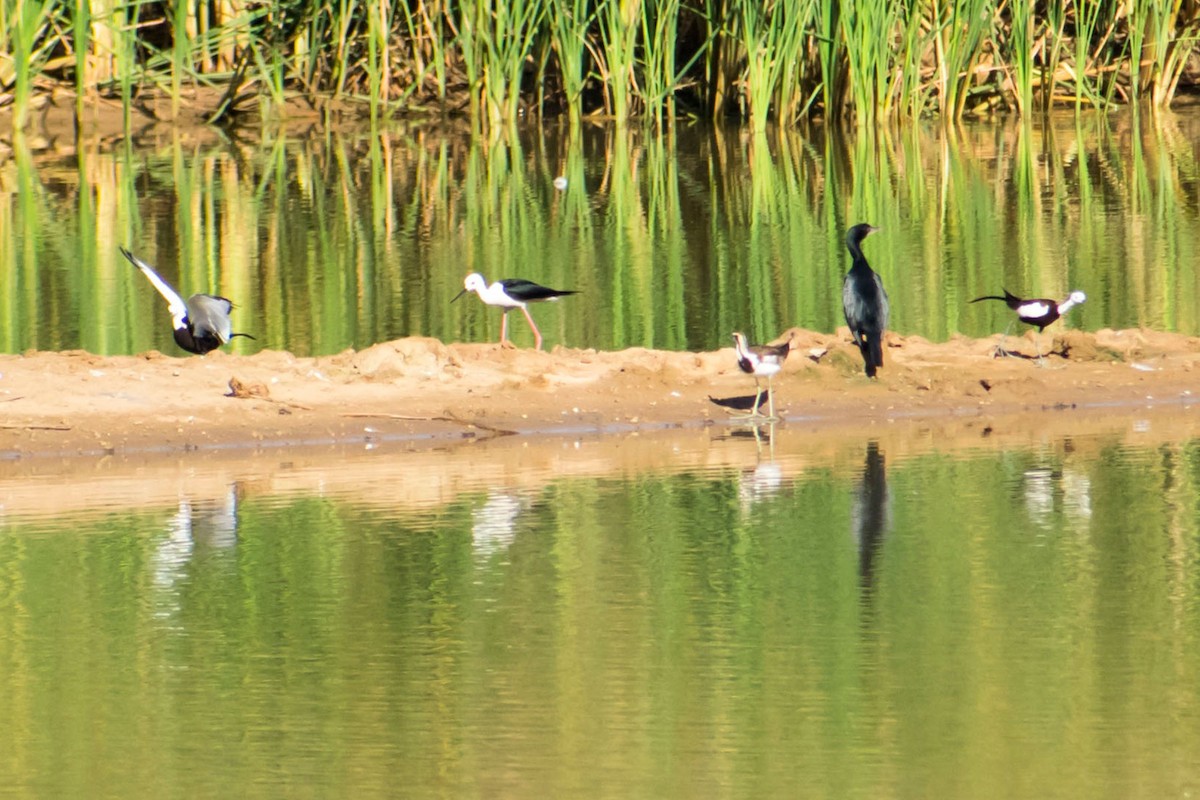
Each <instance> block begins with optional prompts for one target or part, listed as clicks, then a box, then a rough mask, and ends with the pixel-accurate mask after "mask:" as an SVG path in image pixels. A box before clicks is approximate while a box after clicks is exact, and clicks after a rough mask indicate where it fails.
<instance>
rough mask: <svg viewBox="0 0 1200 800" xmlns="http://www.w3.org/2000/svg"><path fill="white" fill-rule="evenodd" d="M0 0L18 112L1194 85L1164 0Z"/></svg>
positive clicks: (540, 103) (1080, 95) (826, 114)
mask: <svg viewBox="0 0 1200 800" xmlns="http://www.w3.org/2000/svg"><path fill="white" fill-rule="evenodd" d="M0 6H2V8H0V11H2V12H3V13H2V14H0V37H3V39H4V44H5V45H6V49H7V50H8V51H9V52H11V53H12V56H13V57H12V59H11V60H3V61H0V79H2V80H3V82H4V83H5V84H11V86H12V87H13V95H14V104H13V105H14V121H15V122H16V123H17V124H23V123H24V120H25V119H26V118H27V116H28V113H29V110H30V107H31V103H32V102H33V100H34V98H33V97H32V94H31V93H32V91H33V88H32V87H33V86H34V85H35V82H38V81H46V80H59V81H62V82H63V83H66V84H68V85H70V86H72V87H73V88H74V90H75V92H76V98H77V99H76V102H77V103H78V107H79V110H80V112H81V113H82V111H83V107H84V102H83V99H84V98H86V97H89V96H92V95H94V94H95V93H96V92H97V91H107V90H108V89H109V88H111V87H114V86H115V87H118V88H119V89H120V91H121V96H122V99H123V101H124V102H125V103H129V102H130V101H131V100H132V90H133V87H134V85H135V84H142V85H144V86H147V87H150V86H155V87H158V89H157V90H158V91H159V92H162V93H165V94H168V95H169V96H170V100H171V103H172V106H173V109H174V111H175V113H179V111H180V109H181V107H182V105H183V104H184V103H185V102H189V100H188V98H187V97H186V96H185V95H186V93H187V85H188V84H197V83H206V84H210V85H219V86H224V87H228V90H229V91H228V96H227V97H226V98H225V99H223V100H222V101H221V102H220V103H219V104H218V105H217V107H216V108H214V109H208V110H209V111H211V114H212V117H213V118H214V119H222V118H225V117H226V116H227V115H228V113H229V110H230V107H231V106H232V105H233V104H234V103H235V101H239V100H242V99H244V96H245V95H246V93H247V90H248V91H249V93H250V94H252V95H256V96H257V97H258V98H259V99H260V101H261V107H262V110H263V111H264V112H265V113H267V114H271V113H272V112H273V110H275V109H278V108H279V107H281V106H284V104H286V103H288V102H290V101H291V100H292V99H293V98H295V97H296V96H300V95H302V96H304V97H305V98H307V99H308V100H309V101H310V102H311V103H312V104H314V105H321V104H323V103H324V101H325V100H326V99H327V98H330V97H339V98H346V97H350V98H354V99H355V100H357V101H360V102H361V103H363V107H364V108H365V109H366V110H367V111H368V112H369V113H370V114H371V115H372V116H374V117H376V118H378V117H379V116H380V115H381V114H389V113H391V112H393V111H396V110H403V111H405V112H406V113H410V114H428V113H429V112H431V111H438V110H440V111H446V110H450V111H452V112H454V113H458V112H459V109H465V110H466V113H467V114H468V115H469V116H470V117H472V118H473V119H474V120H475V121H476V123H477V124H482V125H486V126H487V127H489V128H493V129H494V128H496V127H498V126H500V125H502V124H503V125H508V124H512V123H514V122H516V121H517V120H518V119H520V118H521V115H522V114H523V113H524V112H525V111H526V110H528V109H562V110H563V111H564V112H565V114H566V115H567V116H568V118H569V119H571V120H574V121H575V124H578V122H579V120H581V119H582V118H583V116H584V115H585V114H589V113H595V112H598V111H604V112H606V113H607V114H609V115H611V116H612V117H613V118H615V119H617V120H628V119H630V118H631V117H633V116H635V115H638V114H642V115H645V116H646V117H647V118H650V119H655V120H658V121H660V122H661V121H663V120H665V119H668V118H673V117H675V116H677V115H679V114H686V115H689V116H700V117H708V118H722V117H724V116H726V115H727V114H728V113H730V112H731V111H736V112H738V113H739V114H740V115H741V117H742V118H743V119H744V120H746V121H747V122H749V124H750V126H751V128H752V129H753V130H763V129H764V127H765V125H766V121H767V120H768V119H776V120H779V121H781V122H783V123H785V124H791V123H792V122H794V121H797V120H804V119H810V118H818V117H819V118H824V119H841V118H843V117H849V118H852V119H856V120H857V121H859V122H861V123H871V122H872V121H874V120H882V119H890V118H895V117H902V116H909V117H919V116H922V115H926V114H931V113H937V114H940V115H942V116H943V117H945V118H948V119H959V118H961V117H962V116H964V115H965V114H968V113H983V112H986V111H988V110H992V109H1009V110H1015V111H1016V112H1018V113H1020V114H1025V115H1028V114H1033V113H1037V112H1038V111H1044V110H1046V109H1048V108H1049V107H1050V106H1051V105H1052V103H1053V102H1054V92H1055V87H1056V85H1064V84H1067V83H1070V84H1073V88H1074V95H1075V103H1076V105H1077V107H1078V106H1081V105H1082V104H1083V103H1084V102H1088V103H1091V104H1092V105H1095V106H1099V107H1102V108H1108V107H1111V106H1113V105H1116V104H1122V103H1126V102H1133V103H1136V102H1139V100H1140V99H1145V100H1146V101H1147V102H1148V103H1149V104H1150V105H1152V106H1153V107H1156V108H1163V107H1166V106H1168V105H1169V104H1171V103H1172V101H1173V100H1174V98H1175V96H1176V95H1177V93H1178V92H1179V91H1180V89H1181V88H1184V87H1189V86H1192V85H1194V84H1195V83H1196V81H1195V79H1194V77H1193V76H1192V75H1191V74H1190V73H1189V72H1188V70H1187V64H1188V63H1189V59H1190V58H1191V56H1192V54H1193V53H1194V52H1195V49H1196V43H1197V36H1198V35H1200V21H1198V20H1197V19H1196V18H1195V15H1194V14H1192V13H1191V12H1190V11H1189V9H1188V7H1185V6H1184V5H1181V4H1180V3H1179V2H1178V1H1177V0H1134V2H1130V3H1128V4H1125V5H1124V6H1121V8H1120V9H1115V7H1114V6H1113V4H1112V3H1106V2H1103V0H1060V1H1058V2H1054V3H1037V2H1034V0H1005V2H999V1H998V0H919V1H918V2H912V3H904V2H898V0H864V1H863V2H858V3H852V4H847V3H838V2H834V0H770V2H767V3H762V2H757V3H755V2H749V0H704V2H703V3H701V4H690V3H683V2H681V0H519V2H508V1H506V2H500V0H413V2H405V3H399V4H396V3H390V2H389V3H364V2H362V0H320V2H315V1H314V0H272V2H270V3H261V4H253V5H250V6H246V5H244V4H240V3H236V2H234V1H233V0H218V2H215V3H211V4H201V5H199V6H197V5H189V4H186V3H184V4H179V3H177V4H174V5H170V4H164V3H162V0H95V2H91V3H83V2H82V1H81V0H75V2H73V3H66V4H60V3H56V2H54V0H3V2H2V3H0ZM63 54H69V55H63ZM464 87H465V88H464ZM1035 95H1036V97H1035ZM197 97H205V98H207V95H204V94H198V95H197ZM464 98H465V102H463V101H464ZM1038 100H1040V103H1038ZM205 101H206V102H211V101H210V100H207V99H206V100H205ZM191 102H196V101H191Z"/></svg>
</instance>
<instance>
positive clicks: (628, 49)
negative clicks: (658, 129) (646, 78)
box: [596, 0, 652, 124]
mask: <svg viewBox="0 0 1200 800" xmlns="http://www.w3.org/2000/svg"><path fill="white" fill-rule="evenodd" d="M651 1H652V0H624V2H622V0H602V2H601V4H600V6H599V12H598V14H597V23H598V25H599V27H600V42H601V45H602V46H601V47H600V48H599V51H598V55H597V59H596V62H597V63H596V69H597V71H598V73H599V77H600V80H601V82H602V83H603V85H604V101H605V107H606V109H607V111H608V113H609V115H610V116H611V117H612V118H613V119H614V120H616V122H617V124H624V123H625V121H626V120H628V119H629V117H630V116H631V115H632V114H633V101H634V98H635V95H634V87H635V85H636V82H635V76H634V70H635V65H636V62H637V45H638V31H639V29H640V22H639V19H640V14H641V13H642V7H643V4H644V3H646V2H651Z"/></svg>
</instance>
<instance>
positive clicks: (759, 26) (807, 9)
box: [737, 0, 816, 132]
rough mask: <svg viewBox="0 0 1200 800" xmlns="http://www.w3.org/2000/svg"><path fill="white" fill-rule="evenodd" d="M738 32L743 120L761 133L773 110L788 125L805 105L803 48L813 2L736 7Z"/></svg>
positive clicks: (797, 0)
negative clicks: (742, 67)
mask: <svg viewBox="0 0 1200 800" xmlns="http://www.w3.org/2000/svg"><path fill="white" fill-rule="evenodd" d="M738 11H739V14H738V18H737V33H738V37H739V44H740V45H741V48H742V52H743V53H744V54H745V62H746V67H745V77H744V80H743V84H744V85H745V87H746V89H745V102H746V106H747V110H746V117H747V119H748V120H749V122H750V128H751V130H753V131H756V132H758V131H762V130H764V128H765V127H766V124H767V119H768V116H769V114H770V112H771V111H772V110H774V111H775V112H776V113H777V114H778V115H779V118H780V121H786V122H790V121H792V119H794V115H795V114H797V113H798V110H799V109H800V108H801V107H802V106H803V105H804V101H805V97H804V85H805V84H804V77H805V75H804V57H803V56H804V46H805V43H806V41H807V39H808V37H809V36H810V34H811V31H812V30H813V29H814V28H815V26H816V3H815V2H814V0H775V2H771V3H757V2H750V1H749V0H747V1H746V2H741V3H739V4H738Z"/></svg>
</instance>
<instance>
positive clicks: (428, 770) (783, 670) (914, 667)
mask: <svg viewBox="0 0 1200 800" xmlns="http://www.w3.org/2000/svg"><path fill="white" fill-rule="evenodd" d="M799 463H800V462H799V461H797V460H796V459H795V458H792V459H791V460H780V461H771V460H769V459H768V458H764V459H763V460H762V461H761V462H758V463H754V462H751V463H747V464H746V465H745V467H744V468H743V469H732V470H730V469H718V470H714V471H700V472H697V471H686V472H682V473H677V474H671V473H651V474H644V475H640V476H635V477H630V478H624V479H623V478H616V477H612V478H605V477H596V478H585V477H564V478H558V479H552V480H550V481H549V482H548V483H546V484H545V486H544V488H543V489H541V490H538V491H518V492H507V491H504V490H499V489H491V490H489V489H487V488H486V487H478V488H477V489H471V490H469V491H467V492H466V493H464V494H462V495H459V496H458V497H456V498H454V499H453V500H451V501H450V502H449V503H448V504H447V505H444V506H441V507H437V508H433V509H426V510H421V511H410V510H404V509H403V508H401V507H395V508H393V509H391V511H390V512H389V510H388V509H387V507H386V506H385V507H380V506H379V505H378V504H376V505H374V506H371V507H367V506H363V505H359V504H357V503H355V502H351V501H349V500H346V499H339V498H338V497H336V496H332V497H315V496H314V497H291V498H274V499H256V498H254V497H246V498H242V499H241V500H240V502H239V499H238V496H237V494H236V493H233V494H231V495H230V497H229V499H228V501H226V502H225V503H216V504H208V505H199V504H198V505H196V506H194V507H193V506H191V505H189V504H187V503H184V504H181V505H180V506H179V507H178V508H170V509H163V510H160V511H156V512H137V513H108V514H106V515H104V516H101V517H95V516H92V517H88V516H82V517H78V518H70V519H65V520H55V519H49V520H46V519H35V520H22V519H10V520H9V521H7V522H0V685H3V686H4V687H5V691H4V692H2V693H0V719H3V720H4V726H3V728H4V732H3V734H2V736H3V740H4V747H3V748H0V784H2V785H4V786H5V787H7V789H8V790H9V791H12V792H14V793H15V794H28V795H38V796H126V797H130V796H155V797H159V796H164V795H168V794H170V795H177V796H189V797H193V796H239V797H256V796H275V797H278V796H296V795H304V796H312V795H316V796H323V795H339V796H348V795H355V796H357V795H361V794H364V793H365V794H370V795H377V796H378V795H394V794H395V793H396V792H397V791H401V790H402V793H403V794H404V795H405V796H430V795H450V796H505V797H508V796H555V797H567V796H588V797H595V796H599V797H693V796H713V795H730V796H794V795H795V794H796V793H797V792H798V791H800V790H801V789H803V791H802V792H801V793H803V794H814V795H818V796H829V797H872V798H873V797H900V796H922V797H979V796H996V795H999V794H1002V795H1006V796H1018V797H1089V798H1090V797H1096V796H1105V795H1107V796H1118V797H1131V796H1142V797H1167V796H1182V795H1186V794H1187V793H1188V792H1189V791H1194V790H1195V788H1196V786H1197V782H1198V781H1200V767H1198V766H1197V762H1196V759H1195V754H1196V753H1197V752H1200V642H1198V640H1197V639H1198V635H1200V608H1198V606H1197V602H1196V590H1197V585H1196V583H1197V574H1198V573H1197V568H1198V566H1200V565H1198V561H1200V558H1198V556H1200V546H1198V545H1200V540H1198V534H1200V527H1198V525H1197V513H1198V511H1197V510H1198V508H1200V443H1197V442H1195V441H1191V442H1186V443H1182V444H1164V445H1161V446H1147V447H1144V448H1132V447H1128V446H1121V445H1118V444H1115V443H1110V444H1106V443H1104V442H1098V443H1097V442H1091V443H1082V444H1081V443H1080V442H1078V441H1073V440H1071V439H1069V438H1068V439H1061V440H1058V441H1056V442H1053V443H1048V444H1047V445H1045V446H1044V447H1040V448H1037V449H1032V450H1030V449H1016V450H1003V451H996V452H982V451H981V452H975V453H967V454H960V455H948V454H942V453H936V452H934V453H928V454H925V455H920V456H914V457H909V458H906V459H904V460H897V459H889V457H888V454H887V452H886V450H885V449H883V448H881V447H880V446H879V445H877V444H874V443H867V442H862V443H857V444H849V445H846V446H845V447H844V448H843V449H842V452H841V453H840V455H839V456H838V457H837V458H836V459H835V460H834V461H833V462H830V464H829V465H826V466H811V467H798V466H797V464H799Z"/></svg>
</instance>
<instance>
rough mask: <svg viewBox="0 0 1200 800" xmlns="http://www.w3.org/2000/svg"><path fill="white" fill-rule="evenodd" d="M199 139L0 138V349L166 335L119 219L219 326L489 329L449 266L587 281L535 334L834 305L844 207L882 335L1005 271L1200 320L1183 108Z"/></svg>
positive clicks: (1111, 317) (719, 329)
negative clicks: (863, 259)
mask: <svg viewBox="0 0 1200 800" xmlns="http://www.w3.org/2000/svg"><path fill="white" fill-rule="evenodd" d="M211 139H212V143H211V144H202V143H197V139H196V135H195V134H194V133H193V132H172V131H171V130H170V129H167V130H163V131H157V132H155V133H154V134H153V135H143V136H140V137H138V138H137V140H136V141H130V142H124V143H118V144H117V145H116V146H110V147H106V148H100V147H96V146H89V147H86V148H83V149H78V150H76V149H74V148H73V145H72V144H71V142H69V141H66V142H51V143H49V144H50V146H49V147H45V148H41V149H36V150H35V149H33V145H34V144H37V143H27V142H24V141H23V140H21V139H20V138H18V139H17V140H16V142H15V150H14V151H13V153H12V154H11V155H9V156H8V157H5V158H4V159H3V160H2V161H0V351H4V352H20V351H23V350H25V349H27V348H39V349H46V350H55V349H70V348H85V349H87V350H90V351H94V352H100V353H131V352H141V351H144V350H147V349H150V348H156V349H160V350H163V351H164V352H169V353H178V352H179V351H178V350H177V349H176V348H175V346H174V343H173V342H172V340H171V338H170V330H169V328H170V325H169V319H168V316H167V313H166V307H165V304H164V303H163V302H162V301H161V300H160V299H159V298H158V297H157V295H156V294H155V293H154V292H153V291H152V289H151V288H150V286H149V285H148V284H147V283H146V282H145V281H144V280H143V279H142V278H141V277H140V276H139V275H137V274H136V273H135V272H134V271H133V269H132V268H131V267H130V266H129V265H128V264H127V263H126V262H125V261H124V259H122V258H121V256H120V255H119V254H118V250H117V248H118V246H119V245H122V244H124V245H127V246H129V247H130V248H131V249H133V250H134V251H135V252H137V253H139V254H141V255H143V256H144V257H145V258H147V259H149V260H151V261H152V262H154V263H156V264H158V265H159V266H160V267H161V269H162V270H163V272H164V273H165V274H166V275H167V276H168V277H169V278H170V279H171V280H174V281H176V282H177V283H178V284H179V285H180V286H181V288H182V289H183V291H184V292H185V293H191V292H193V291H209V292H215V293H223V294H226V295H228V296H229V297H231V298H233V299H234V301H235V302H236V303H237V305H238V308H237V309H236V312H235V321H236V324H237V327H238V329H240V330H243V331H246V332H249V333H252V334H254V335H255V336H256V337H258V338H257V341H249V340H238V341H237V343H236V345H235V347H234V349H235V351H238V352H252V351H254V350H255V349H257V348H262V347H268V348H275V349H279V348H285V349H288V350H291V351H293V352H295V353H298V354H314V353H316V354H324V353H331V352H337V351H340V350H342V349H343V348H346V347H348V346H354V347H360V348H361V347H366V346H369V345H371V344H374V343H376V342H380V341H385V340H389V339H394V338H397V337H401V336H406V335H428V336H435V337H438V338H440V339H443V340H454V341H489V340H492V339H495V338H496V337H497V336H498V334H499V315H498V314H497V313H496V312H495V311H493V310H489V309H486V308H484V307H483V305H482V304H481V303H480V302H479V301H478V300H477V299H475V298H468V299H466V300H464V301H460V302H458V303H455V304H453V305H451V303H450V300H451V298H452V297H453V296H454V295H455V294H456V293H457V292H458V290H459V289H460V288H461V286H462V278H463V275H464V274H465V273H466V272H467V271H468V270H475V271H479V272H482V273H483V274H484V275H485V276H487V277H489V278H499V277H514V276H515V277H525V278H530V279H533V280H536V281H539V282H542V283H545V284H548V285H551V286H555V287H557V288H570V289H577V290H579V291H580V292H582V294H581V295H580V296H578V297H574V298H570V299H568V300H564V301H563V302H561V303H559V304H557V305H549V306H542V307H539V308H537V309H536V311H535V314H536V316H537V317H538V319H539V320H540V322H541V326H542V328H543V330H544V332H545V333H546V339H547V344H548V345H549V346H553V345H554V344H556V343H563V344H566V345H569V346H574V347H597V348H604V349H612V348H619V347H625V346H632V345H642V346H652V347H659V348H666V349H684V348H687V349H711V348H714V347H717V346H725V345H727V344H728V335H729V332H730V331H731V330H734V329H744V330H748V331H749V332H750V334H751V336H752V338H755V339H766V338H770V337H772V336H774V335H776V334H778V333H779V332H780V331H782V330H784V329H786V328H787V327H789V326H792V325H800V326H804V327H806V328H811V329H816V330H823V331H830V330H833V329H834V328H835V327H836V326H837V325H839V324H840V323H841V311H840V299H839V298H840V294H839V292H840V281H841V276H842V274H843V273H844V272H845V270H846V269H847V267H848V257H847V255H846V253H845V248H844V247H843V244H842V240H843V236H844V231H845V230H846V228H847V227H848V226H849V225H850V224H851V223H854V222H857V221H861V220H868V221H870V222H873V223H875V224H876V225H879V226H881V227H882V228H883V232H882V233H881V234H879V235H877V236H876V237H873V238H872V239H870V240H869V241H868V246H867V253H868V255H869V257H870V258H871V260H872V263H873V264H874V266H875V267H876V269H878V270H879V272H880V273H881V274H882V275H883V277H884V280H885V282H886V284H887V287H888V290H889V292H890V293H891V296H892V308H893V327H894V328H895V329H896V330H898V331H900V332H902V333H905V334H921V335H923V336H925V337H928V338H931V339H935V340H941V339H945V338H947V337H949V336H950V335H952V334H954V333H956V332H962V333H966V334H969V335H975V336H979V335H987V334H991V333H995V332H997V331H999V330H1001V329H1003V327H1004V326H1005V325H1007V323H1008V321H1009V317H1008V316H1007V312H1006V310H1005V309H1004V308H1003V307H1002V306H1000V304H996V303H985V304H980V305H973V306H972V305H968V304H967V301H968V300H969V299H971V298H973V297H976V296H979V295H983V294H995V293H997V292H999V290H1000V289H1001V288H1003V287H1006V288H1008V289H1010V290H1012V291H1014V292H1017V293H1019V294H1025V295H1026V296H1030V295H1032V296H1053V297H1065V296H1066V294H1067V293H1068V292H1069V291H1070V290H1072V289H1083V290H1084V291H1086V292H1087V293H1088V295H1089V301H1088V303H1087V304H1086V305H1085V306H1084V307H1082V308H1080V309H1077V310H1075V311H1073V312H1072V313H1071V315H1070V319H1069V320H1068V321H1067V322H1066V324H1068V325H1072V326H1078V327H1083V328H1086V329H1097V328H1102V327H1132V326H1139V325H1144V326H1149V327H1153V328H1156V329H1163V330H1176V331H1182V332H1187V333H1191V334H1200V285H1198V284H1200V276H1198V267H1197V264H1198V263H1200V246H1198V244H1197V243H1198V242H1200V208H1198V206H1200V203H1198V201H1197V198H1198V197H1200V194H1198V193H1197V191H1196V187H1197V185H1198V178H1200V158H1198V155H1200V145H1197V142H1200V112H1198V111H1195V110H1192V111H1188V112H1181V114H1179V115H1174V114H1165V115H1163V116H1161V117H1156V118H1153V119H1150V118H1143V119H1141V120H1139V119H1138V118H1136V117H1130V116H1110V117H1081V118H1076V117H1074V116H1066V117H1061V118H1056V119H1054V120H1052V121H1050V122H1049V123H1047V124H1046V125H1044V126H1024V127H1022V126H1021V125H1012V126H999V127H998V126H996V125H995V124H994V123H988V124H986V125H976V126H966V127H955V128H951V129H945V128H943V127H942V126H940V125H933V126H928V127H921V126H913V127H909V128H906V129H904V130H901V131H896V132H888V131H866V132H863V133H862V134H860V135H858V136H854V137H848V136H847V135H844V134H842V133H838V132H832V131H823V130H817V131H815V132H813V133H811V134H808V135H801V134H798V133H796V132H785V133H771V134H767V135H762V136H757V137H755V136H750V135H747V134H746V133H744V132H742V131H737V130H721V129H710V128H704V127H691V126H688V125H681V126H679V128H678V129H677V130H676V131H674V132H673V133H672V134H671V135H668V136H664V137H659V136H653V135H650V134H648V133H645V132H642V131H640V130H634V131H618V130H615V129H606V128H588V129H586V130H584V131H583V132H582V133H580V134H578V135H575V136H571V135H569V134H567V133H566V132H564V131H561V130H558V129H553V128H551V129H538V130H537V131H535V132H527V133H525V134H522V135H521V136H519V137H514V138H512V139H508V140H501V141H495V142H487V141H480V140H471V139H468V138H466V137H463V136H457V135H454V134H452V133H444V134H443V133H432V132H428V131H421V132H406V131H402V130H401V131H395V130H393V131H388V132H381V133H375V134H371V133H366V132H359V133H348V134H343V133H328V134H318V135H314V134H313V133H312V132H311V131H302V132H298V133H267V134H265V136H264V138H262V139H259V140H246V139H240V138H232V139H226V140H219V139H217V138H216V137H215V136H212V137H211ZM559 176H562V177H565V178H567V181H568V184H567V189H566V190H565V191H559V190H558V189H556V188H555V187H554V179H555V178H556V177H559ZM513 327H514V332H515V336H516V340H517V341H518V343H522V344H528V343H530V342H531V341H532V337H531V336H530V335H529V333H528V331H527V330H526V326H525V323H524V320H521V319H514V326H513Z"/></svg>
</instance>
